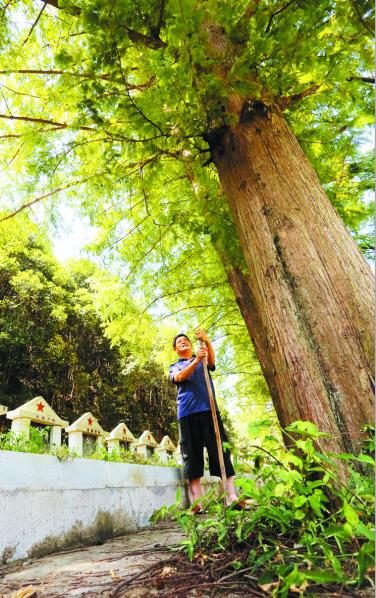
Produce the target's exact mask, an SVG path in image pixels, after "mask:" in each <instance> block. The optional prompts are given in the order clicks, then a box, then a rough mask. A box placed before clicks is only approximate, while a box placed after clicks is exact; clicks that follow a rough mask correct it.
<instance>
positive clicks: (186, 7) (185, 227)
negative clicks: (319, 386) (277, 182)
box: [0, 0, 373, 397]
mask: <svg viewBox="0 0 376 598" xmlns="http://www.w3.org/2000/svg"><path fill="white" fill-rule="evenodd" d="M57 6H58V8H57ZM3 16H4V18H3V23H2V41H3V48H4V49H3V54H2V58H1V65H2V66H1V73H0V77H1V79H0V82H1V94H2V99H1V106H2V109H1V112H2V114H0V118H1V119H2V125H3V127H2V129H3V130H2V138H3V141H4V143H5V144H6V148H7V149H6V150H5V151H4V152H3V155H2V158H1V160H2V168H3V169H4V170H6V172H7V181H8V183H7V185H6V188H5V189H4V191H5V193H4V196H6V197H7V200H6V201H5V202H4V208H7V210H8V211H7V212H4V216H6V215H7V214H8V212H12V211H15V210H18V209H20V208H21V209H22V208H23V207H24V206H33V205H38V204H40V203H41V202H44V205H46V206H47V208H46V209H47V210H52V211H53V210H54V208H55V207H56V206H58V205H59V202H60V201H62V198H64V200H65V201H68V202H72V203H74V205H76V206H78V208H79V209H80V210H82V211H83V212H85V213H87V214H89V215H90V217H91V219H92V222H93V223H95V224H96V225H97V226H99V227H100V228H101V234H100V236H99V238H98V241H97V243H96V247H95V248H96V250H97V251H101V252H105V255H106V256H107V257H109V256H111V257H115V259H117V258H120V260H122V266H121V268H120V269H119V270H120V272H119V273H120V275H121V277H122V279H123V280H124V281H125V283H126V285H127V288H129V289H132V292H133V293H134V294H135V295H136V296H137V297H142V300H143V308H144V309H145V310H152V311H153V310H154V314H156V316H155V317H156V318H158V317H162V318H163V317H164V315H163V314H167V313H173V314H174V317H175V320H176V322H177V323H178V324H180V325H181V326H183V325H185V323H186V322H187V315H188V316H190V317H191V319H192V317H193V314H194V318H197V320H198V321H197V324H203V325H205V326H206V327H209V328H213V329H215V330H216V333H217V336H218V337H220V336H225V337H226V339H227V341H228V342H224V343H223V352H224V356H225V357H226V359H227V360H228V359H229V357H232V358H233V361H234V364H235V367H236V369H237V371H239V372H240V373H242V372H244V373H245V384H247V385H248V386H247V388H246V392H251V393H253V395H255V394H257V392H258V391H257V390H256V388H257V387H258V388H259V392H260V393H261V395H262V396H264V397H265V395H266V394H267V393H266V390H265V383H264V382H263V380H262V376H261V372H260V369H259V368H258V366H257V363H256V360H255V355H254V351H253V348H252V346H251V343H250V341H249V338H248V336H247V333H246V330H245V327H244V324H243V322H242V319H241V317H240V314H239V311H238V308H237V305H236V303H235V300H234V297H233V293H232V291H231V289H230V287H229V284H228V280H227V276H226V264H231V265H236V266H237V267H239V268H240V269H243V270H245V265H244V260H243V256H242V251H241V249H240V245H239V240H238V234H237V232H236V229H235V226H234V223H233V219H232V215H231V214H230V210H229V208H228V205H227V202H226V198H225V196H224V193H223V190H222V188H221V186H220V184H219V179H218V174H217V172H216V170H215V168H214V166H213V164H212V162H211V154H210V148H211V144H213V143H214V142H215V139H216V135H218V134H219V133H220V131H221V130H222V129H223V128H224V127H226V126H230V125H231V123H232V120H233V115H232V114H231V113H230V112H229V111H228V109H227V105H228V101H229V98H230V97H231V96H232V95H234V94H240V95H242V96H244V97H247V98H248V101H249V103H250V105H251V104H252V103H253V104H255V103H257V102H262V104H263V105H272V104H277V105H278V106H279V107H280V108H281V109H283V110H284V111H285V115H286V116H287V119H288V121H289V123H290V125H291V126H292V128H293V131H294V133H295V134H296V136H297V138H298V140H299V142H300V144H301V145H302V147H303V149H304V151H305V153H306V155H307V156H308V158H309V160H310V161H311V163H312V164H313V166H314V168H315V169H316V172H317V173H318V175H319V178H320V180H321V183H322V184H323V186H324V188H325V189H326V191H327V193H328V195H329V197H330V200H331V201H332V203H333V204H334V206H335V207H336V209H337V210H338V211H339V213H340V215H341V217H342V218H343V220H344V222H345V223H346V225H347V226H348V227H349V229H350V230H351V232H352V234H353V236H354V237H355V238H356V239H357V240H358V242H359V245H360V247H361V248H362V249H363V250H364V251H365V252H370V251H371V250H372V241H371V240H370V236H369V235H368V233H369V230H368V228H367V227H370V224H369V223H370V218H371V214H372V205H371V204H370V202H369V199H368V195H367V191H368V190H369V189H370V188H371V185H372V175H371V172H372V168H371V166H372V156H371V154H370V152H367V151H365V150H364V148H362V142H363V141H364V140H365V138H366V133H367V127H368V126H369V125H371V123H372V119H373V95H372V86H371V85H370V84H369V83H370V81H371V79H372V76H371V75H370V71H371V65H372V45H371V37H372V27H371V22H372V8H371V4H370V2H369V1H368V0H362V1H360V2H359V1H350V0H348V1H347V0H338V1H335V0H325V1H323V2H320V3H317V2H315V1H310V0H308V1H305V2H301V1H300V0H292V1H287V2H280V1H278V0H251V1H250V2H249V1H246V2H245V1H243V2H239V1H236V2H235V1H230V2H225V3H223V2H222V3H220V2H217V1H215V0H208V1H205V2H199V1H194V0H190V1H188V2H184V3H182V2H177V1H175V0H169V1H167V2H165V1H164V0H158V1H153V2H151V3H150V2H144V1H143V0H140V1H138V2H136V3H135V2H127V1H122V2H119V1H117V2H116V1H115V2H111V3H109V2H106V1H105V0H77V2H74V1H71V0H69V2H68V1H62V2H60V1H59V2H56V1H55V0H54V1H52V0H51V2H46V3H44V4H43V3H40V4H38V3H33V4H31V3H29V2H22V1H21V0H20V1H18V2H15V3H9V4H8V5H6V6H5V7H4V10H3ZM224 36H225V39H226V42H225V45H224V46H223V44H224V42H223V39H224ZM221 44H222V45H221ZM4 224H5V222H4ZM161 313H162V316H161ZM245 355H246V356H250V360H249V362H248V361H247V359H244V356H245ZM248 366H249V367H251V368H252V372H254V373H255V374H256V375H255V376H254V377H253V378H252V381H251V382H250V381H249V371H250V370H249V369H245V368H246V367H248ZM231 367H232V366H231ZM249 385H251V387H249Z"/></svg>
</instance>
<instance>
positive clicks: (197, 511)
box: [191, 505, 204, 515]
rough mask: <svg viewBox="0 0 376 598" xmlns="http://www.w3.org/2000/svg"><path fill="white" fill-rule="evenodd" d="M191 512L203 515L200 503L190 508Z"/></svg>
mask: <svg viewBox="0 0 376 598" xmlns="http://www.w3.org/2000/svg"><path fill="white" fill-rule="evenodd" d="M191 513H192V515H203V514H204V511H203V510H202V508H201V507H200V505H195V506H194V507H192V508H191Z"/></svg>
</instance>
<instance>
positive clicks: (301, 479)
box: [152, 422, 374, 596]
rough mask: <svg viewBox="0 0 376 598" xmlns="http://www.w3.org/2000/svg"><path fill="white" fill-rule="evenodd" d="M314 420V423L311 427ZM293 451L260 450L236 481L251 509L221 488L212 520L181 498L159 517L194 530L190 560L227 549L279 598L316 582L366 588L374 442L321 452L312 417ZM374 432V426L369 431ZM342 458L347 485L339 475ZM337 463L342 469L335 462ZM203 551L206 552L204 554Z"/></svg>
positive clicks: (208, 501) (298, 425)
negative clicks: (230, 503) (355, 451)
mask: <svg viewBox="0 0 376 598" xmlns="http://www.w3.org/2000/svg"><path fill="white" fill-rule="evenodd" d="M307 424H308V425H307ZM285 432H286V433H287V434H290V433H291V432H294V437H295V439H294V438H292V437H291V444H292V446H291V448H289V450H287V449H286V448H285V447H284V446H283V445H281V444H280V443H279V442H277V441H274V443H275V445H274V449H271V448H270V443H271V442H272V439H271V438H269V439H267V440H268V442H269V445H268V450H267V451H265V450H264V449H263V447H259V448H257V449H256V450H255V452H254V455H253V464H252V465H249V464H248V465H247V464H244V466H243V470H245V469H247V468H248V475H243V476H242V477H241V478H240V479H238V480H237V485H238V486H239V488H240V491H241V496H240V498H241V499H244V500H245V501H246V502H247V503H248V506H249V507H250V510H249V511H246V510H243V511H236V510H234V509H232V508H227V507H226V506H225V504H224V501H223V500H222V499H218V498H216V497H215V495H214V493H211V494H209V495H207V496H206V497H205V498H204V500H203V506H204V509H205V510H206V512H207V516H206V517H205V518H197V517H194V516H192V514H191V511H190V510H183V509H182V508H181V505H180V500H178V501H177V503H176V504H175V505H173V506H172V507H170V508H166V507H163V508H162V509H160V510H159V511H157V512H156V513H155V514H154V515H153V518H152V520H153V521H157V520H158V519H163V518H166V517H167V518H172V519H173V520H175V521H178V522H179V523H180V525H181V526H182V528H183V529H184V531H185V532H186V533H187V535H188V539H187V540H185V541H184V547H185V550H186V552H187V555H188V557H189V559H190V560H192V559H193V558H196V557H197V555H200V558H206V559H213V560H215V558H218V557H219V554H220V553H223V552H225V551H227V552H228V553H230V554H231V553H232V554H233V555H234V560H233V563H232V564H233V568H234V569H235V570H239V572H241V570H244V572H245V573H247V575H248V576H251V577H252V576H253V579H256V580H257V583H258V585H259V586H260V587H261V589H262V590H264V591H265V592H267V593H271V594H272V595H273V596H277V595H278V596H287V595H288V593H289V592H297V593H300V594H304V593H305V592H306V589H307V588H308V587H310V586H313V585H325V586H327V585H328V584H340V585H341V586H342V585H344V586H349V587H350V588H354V587H357V588H359V587H360V586H362V585H363V584H364V583H372V580H371V577H370V575H371V572H372V571H373V565H374V527H373V522H374V481H373V467H374V459H373V458H372V457H371V456H370V454H369V452H370V448H372V447H371V446H370V443H372V441H371V439H369V440H367V441H366V443H365V445H364V450H363V451H362V452H361V453H360V454H359V455H357V456H355V455H351V454H342V455H333V454H327V453H325V452H323V451H319V450H317V446H316V444H317V440H318V438H319V437H320V436H322V434H321V433H320V432H319V431H318V430H317V428H316V426H315V425H314V424H311V423H310V422H295V424H294V425H292V426H290V427H289V428H287V429H286V431H285ZM370 432H372V429H368V433H370ZM338 463H343V465H344V468H345V469H344V470H343V471H345V472H346V474H347V481H346V482H344V481H343V480H342V479H340V478H339V477H338V475H337V474H336V473H335V470H336V469H337V471H338ZM336 464H337V467H336ZM203 555H204V556H203Z"/></svg>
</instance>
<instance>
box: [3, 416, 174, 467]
mask: <svg viewBox="0 0 376 598" xmlns="http://www.w3.org/2000/svg"><path fill="white" fill-rule="evenodd" d="M0 450H3V451H17V452H20V453H39V454H49V455H54V456H55V457H57V458H58V459H59V461H66V460H67V459H70V458H71V459H74V458H78V457H80V455H78V454H77V453H76V452H74V451H71V450H69V448H68V447H67V446H66V445H62V446H59V447H56V446H54V447H52V448H50V445H49V427H48V426H46V427H45V428H34V427H32V426H30V436H29V438H28V437H27V436H26V434H17V435H16V434H15V433H14V432H12V431H11V430H10V431H9V432H6V433H4V434H0ZM81 458H84V459H94V460H97V461H112V462H117V463H136V464H138V465H158V466H164V467H179V465H178V463H177V462H176V461H175V459H173V458H170V459H168V461H167V463H165V462H162V461H161V459H160V458H159V457H158V455H156V454H154V455H152V456H151V457H148V458H146V457H143V456H142V455H139V454H137V453H132V452H131V451H125V450H120V451H113V452H112V453H109V452H107V450H106V448H105V447H100V448H97V449H96V450H95V451H94V453H93V454H92V455H90V456H84V457H81Z"/></svg>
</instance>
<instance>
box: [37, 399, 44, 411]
mask: <svg viewBox="0 0 376 598" xmlns="http://www.w3.org/2000/svg"><path fill="white" fill-rule="evenodd" d="M44 407H45V406H44V405H43V403H42V401H41V402H40V403H38V404H37V409H38V411H41V412H42V413H43V409H44Z"/></svg>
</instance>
